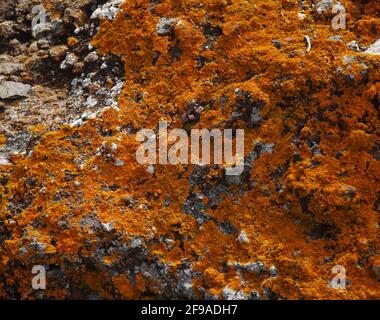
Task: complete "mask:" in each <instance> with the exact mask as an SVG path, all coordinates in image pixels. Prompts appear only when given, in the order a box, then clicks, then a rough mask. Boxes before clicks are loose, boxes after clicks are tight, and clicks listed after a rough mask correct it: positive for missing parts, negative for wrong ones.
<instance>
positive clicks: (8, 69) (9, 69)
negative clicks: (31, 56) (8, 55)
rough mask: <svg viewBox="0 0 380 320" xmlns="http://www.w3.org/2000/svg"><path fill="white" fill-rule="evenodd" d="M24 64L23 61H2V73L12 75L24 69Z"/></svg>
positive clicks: (0, 67)
mask: <svg viewBox="0 0 380 320" xmlns="http://www.w3.org/2000/svg"><path fill="white" fill-rule="evenodd" d="M23 69H24V66H23V65H22V64H21V63H13V62H5V63H0V74H4V75H11V74H15V73H17V72H19V71H22V70H23Z"/></svg>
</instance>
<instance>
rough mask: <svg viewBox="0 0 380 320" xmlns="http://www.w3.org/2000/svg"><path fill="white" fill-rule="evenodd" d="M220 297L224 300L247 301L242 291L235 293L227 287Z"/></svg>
mask: <svg viewBox="0 0 380 320" xmlns="http://www.w3.org/2000/svg"><path fill="white" fill-rule="evenodd" d="M222 297H223V299H225V300H245V299H247V298H246V296H245V295H244V293H243V292H242V291H235V290H233V289H231V288H229V287H225V288H224V289H223V290H222Z"/></svg>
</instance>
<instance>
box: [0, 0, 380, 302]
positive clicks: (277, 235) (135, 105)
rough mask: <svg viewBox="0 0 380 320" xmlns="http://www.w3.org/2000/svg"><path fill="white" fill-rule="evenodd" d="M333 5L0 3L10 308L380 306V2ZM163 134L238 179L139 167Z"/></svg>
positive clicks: (0, 229) (187, 169)
mask: <svg viewBox="0 0 380 320" xmlns="http://www.w3.org/2000/svg"><path fill="white" fill-rule="evenodd" d="M336 2H338V1H327V0H321V1H312V0H302V1H293V0H279V1H267V0H255V1H246V0H234V1H216V0H206V1H182V2H181V4H179V3H180V2H179V1H177V0H160V1H158V0H157V1H156V0H153V1H142V0H128V1H121V0H110V1H104V0H78V1H73V0H44V1H42V3H43V5H44V6H45V8H46V12H47V14H48V15H49V19H48V24H47V25H46V26H42V27H40V28H38V29H36V30H35V31H38V32H35V33H34V34H33V33H32V30H31V21H32V19H33V18H34V15H33V14H32V7H33V4H34V2H33V1H25V0H15V1H7V0H5V1H2V2H1V3H0V31H1V33H0V50H1V51H0V70H2V72H1V74H0V77H1V82H0V97H1V99H2V100H1V101H0V298H1V299H152V298H160V299H162V298H168V299H227V300H236V299H252V300H257V299H379V297H380V286H379V255H380V252H379V248H380V239H379V214H380V184H379V181H380V163H379V161H380V120H379V119H380V118H379V112H380V111H379V101H380V93H379V92H380V68H379V67H380V60H379V55H378V54H376V52H377V49H376V48H377V47H378V46H377V44H378V40H377V39H378V37H379V30H380V20H379V16H378V13H379V12H380V2H379V1H364V0H355V1H354V0H352V1H351V0H341V1H339V3H340V4H341V5H343V6H345V8H346V10H347V12H348V13H349V17H348V18H349V19H347V29H346V30H334V29H333V28H332V27H331V20H332V18H333V17H334V14H333V13H332V12H331V9H332V5H333V3H336ZM305 39H308V40H309V41H305ZM308 44H309V47H307V45H308ZM366 48H369V49H366ZM367 53H371V54H367ZM374 53H375V54H374ZM31 87H33V90H31ZM161 120H166V121H167V123H168V125H169V129H174V128H183V129H185V130H186V131H188V132H189V131H190V130H191V129H194V128H207V129H213V128H219V129H244V132H245V155H244V172H243V174H242V175H240V176H237V177H228V176H226V175H225V170H224V168H223V167H222V166H218V165H210V166H197V165H184V164H179V165H163V164H156V165H149V166H148V165H141V164H139V163H138V162H137V161H136V156H135V154H136V150H137V148H138V147H139V143H138V142H137V141H136V133H137V132H138V131H139V130H140V129H143V128H144V129H150V130H153V132H154V135H156V134H157V133H158V132H157V126H158V122H159V121H161ZM36 265H41V266H44V267H45V268H46V276H47V288H46V290H33V289H32V287H31V280H32V278H33V277H34V275H33V274H32V272H31V271H32V268H33V267H34V266H36ZM335 266H343V267H344V268H345V269H346V275H347V279H346V280H347V281H346V283H347V288H346V290H337V289H334V288H332V287H331V285H330V284H331V281H332V279H333V278H334V277H335V276H336V274H335V273H334V272H333V268H334V267H335Z"/></svg>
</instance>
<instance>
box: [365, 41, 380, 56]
mask: <svg viewBox="0 0 380 320" xmlns="http://www.w3.org/2000/svg"><path fill="white" fill-rule="evenodd" d="M364 53H366V54H380V39H378V40H377V41H376V42H375V43H374V44H372V45H371V46H370V47H369V48H368V49H367V50H366V51H364Z"/></svg>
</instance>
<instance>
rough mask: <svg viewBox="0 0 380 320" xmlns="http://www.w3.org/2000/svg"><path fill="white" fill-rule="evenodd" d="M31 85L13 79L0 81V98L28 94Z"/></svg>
mask: <svg viewBox="0 0 380 320" xmlns="http://www.w3.org/2000/svg"><path fill="white" fill-rule="evenodd" d="M31 89H32V86H31V85H29V84H23V83H19V82H15V81H0V99H15V98H22V97H26V96H28V94H29V92H30V90H31Z"/></svg>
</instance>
